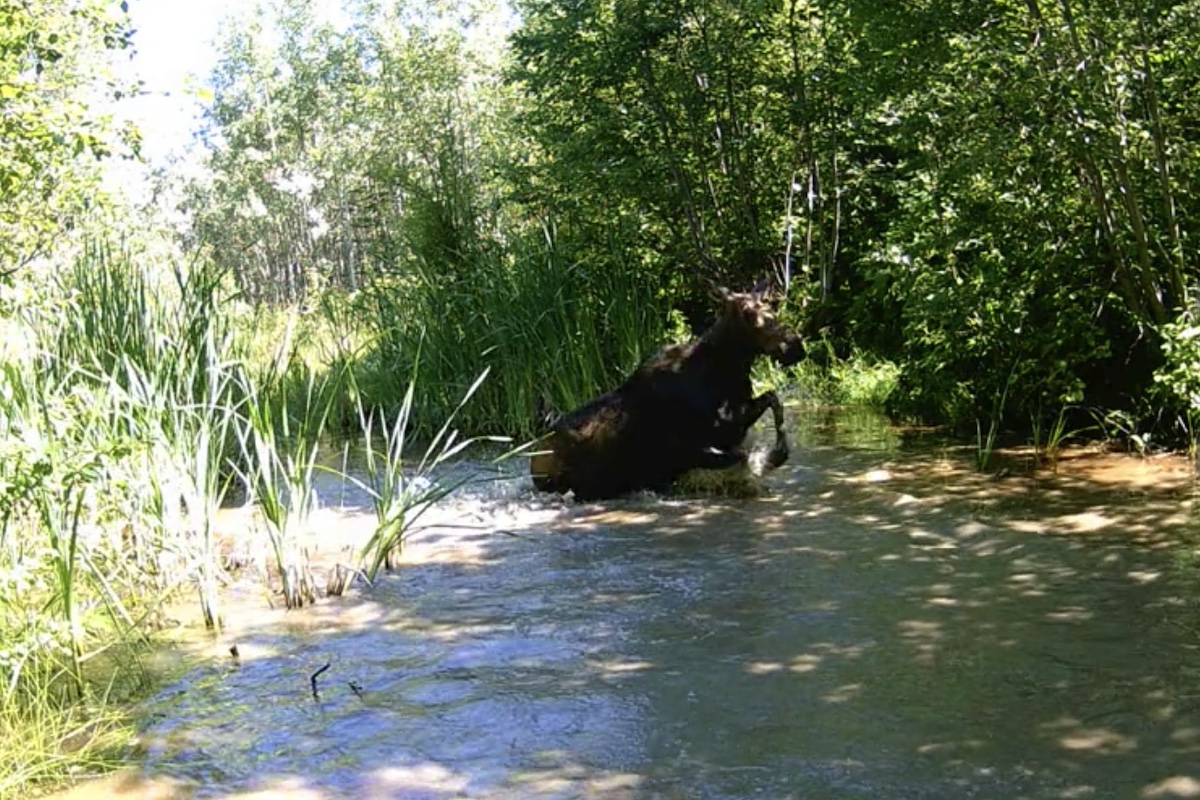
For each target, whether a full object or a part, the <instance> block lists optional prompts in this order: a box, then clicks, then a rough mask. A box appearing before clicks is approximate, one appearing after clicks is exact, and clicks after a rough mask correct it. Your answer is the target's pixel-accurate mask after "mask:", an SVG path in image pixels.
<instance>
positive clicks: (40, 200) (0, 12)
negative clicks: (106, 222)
mask: <svg viewBox="0 0 1200 800" xmlns="http://www.w3.org/2000/svg"><path fill="white" fill-rule="evenodd" d="M125 11H126V7H125V4H124V3H121V4H120V5H119V6H118V5H117V4H116V3H113V2H107V1H106V0H39V2H36V3H30V2H26V1H25V0H0V112H2V113H0V278H8V279H11V278H12V276H13V275H14V274H15V273H16V272H17V271H18V270H20V269H21V268H22V267H24V266H26V265H28V264H29V263H30V262H31V261H33V260H34V259H35V258H37V257H38V256H40V255H44V254H45V253H47V252H48V251H49V250H50V249H51V248H52V247H53V246H54V243H55V239H56V237H58V236H59V234H60V232H61V231H62V230H63V229H69V228H70V227H71V226H72V225H74V224H75V223H76V221H77V220H78V218H79V215H80V214H82V213H84V212H86V211H87V209H88V208H89V207H92V206H94V205H95V204H96V202H98V199H97V197H96V186H97V183H96V180H97V170H96V169H95V166H96V163H95V162H96V160H97V159H101V158H104V157H107V156H110V155H112V154H114V153H116V152H136V144H137V137H136V132H135V131H132V130H120V131H118V130H115V129H114V127H113V125H112V124H111V121H110V118H109V115H108V113H107V111H106V108H105V102H106V101H107V100H109V99H120V98H121V97H122V96H123V95H124V94H125V93H126V92H128V91H129V88H128V87H124V86H122V85H121V84H120V83H119V82H118V80H117V79H116V77H115V74H114V72H113V71H112V69H111V66H112V62H111V59H112V57H113V56H114V55H115V54H116V53H119V52H121V51H123V50H124V49H126V48H127V47H128V46H129V44H130V35H131V31H130V29H129V27H128V23H127V20H126V15H125Z"/></svg>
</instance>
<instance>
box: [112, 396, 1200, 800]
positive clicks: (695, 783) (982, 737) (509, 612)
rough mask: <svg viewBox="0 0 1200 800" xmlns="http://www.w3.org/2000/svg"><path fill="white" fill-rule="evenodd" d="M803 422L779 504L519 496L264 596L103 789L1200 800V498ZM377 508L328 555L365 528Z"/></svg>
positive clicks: (239, 618)
mask: <svg viewBox="0 0 1200 800" xmlns="http://www.w3.org/2000/svg"><path fill="white" fill-rule="evenodd" d="M793 426H794V427H793V439H794V442H795V444H796V446H795V447H794V450H793V458H792V462H791V463H790V464H789V465H788V466H786V467H785V468H784V469H782V470H780V471H778V472H776V473H773V474H771V475H770V476H769V477H768V479H767V483H768V487H769V489H770V491H769V492H768V493H767V494H766V495H764V496H763V497H761V498H758V499H754V500H740V501H720V502H715V501H711V500H709V501H703V500H686V499H662V498H656V497H652V496H649V495H646V496H639V497H633V498H627V499H624V500H620V501H615V502H611V503H605V504H595V505H582V506H581V505H573V504H571V503H568V502H564V501H561V500H557V499H552V498H547V497H544V496H535V495H533V493H532V492H531V490H530V488H529V486H528V484H527V483H526V482H524V481H523V480H516V479H514V480H510V481H507V482H505V483H504V484H502V486H501V488H499V489H496V488H492V489H486V490H485V489H483V488H477V489H476V490H475V493H474V494H472V495H469V496H468V497H467V498H465V499H463V500H460V501H459V504H458V505H457V506H456V507H454V508H453V509H452V512H453V515H454V521H456V522H457V523H458V524H459V527H455V528H437V529H431V530H428V531H426V532H425V533H424V534H423V535H422V536H421V537H420V539H419V540H418V541H417V542H415V543H414V546H413V547H412V549H411V550H410V551H409V554H408V559H409V564H408V565H407V566H406V567H405V569H403V570H402V571H401V572H399V573H398V574H395V575H392V576H389V577H388V578H386V579H384V580H383V581H382V582H380V583H379V584H378V585H377V586H376V587H374V588H373V589H370V590H363V591H359V592H357V593H356V594H355V596H352V597H346V598H340V599H329V600H325V601H322V602H321V603H320V604H319V605H318V606H317V607H315V608H313V609H305V610H302V611H297V612H290V613H286V614H285V613H283V612H279V611H271V610H267V609H266V608H265V607H264V606H263V605H262V603H261V601H260V600H259V599H258V598H256V597H254V596H253V594H252V593H251V594H250V600H248V601H246V602H245V603H243V604H242V605H241V606H236V607H234V609H233V610H231V611H230V612H229V614H230V618H229V621H230V622H231V623H232V629H231V631H230V632H229V634H228V635H227V636H226V637H225V638H223V639H222V641H221V642H219V643H217V644H216V645H214V646H213V647H211V648H210V649H209V650H208V651H207V652H206V655H205V656H204V657H203V658H202V659H201V660H200V663H199V664H198V665H197V666H196V667H195V668H194V669H192V670H191V671H189V672H188V673H187V674H185V675H184V676H183V677H182V678H181V679H179V680H178V681H177V682H175V683H174V684H173V685H171V686H169V687H168V688H166V689H165V690H164V691H163V692H162V693H161V694H160V695H159V696H158V697H157V698H155V699H154V700H153V701H152V702H150V703H149V704H147V707H146V716H145V732H144V736H143V744H142V749H141V751H140V752H139V754H138V767H137V769H136V770H134V771H132V772H131V773H129V774H127V775H123V776H120V777H119V778H118V779H117V780H116V781H115V782H111V783H109V784H107V785H105V786H103V788H102V789H101V791H103V792H111V793H114V794H122V793H124V794H126V795H128V796H152V795H153V793H154V792H158V793H159V794H158V795H157V796H196V797H225V796H234V795H250V794H255V793H259V794H261V796H267V795H272V796H275V795H277V794H282V795H284V796H292V797H339V798H340V797H346V798H350V797H396V798H460V797H489V798H514V799H515V798H534V799H537V798H578V797H584V798H590V797H597V798H600V797H603V798H646V800H649V799H650V798H664V799H665V798H852V797H862V798H961V797H973V798H1005V799H1006V800H1007V799H1009V798H1107V797H1145V798H1157V797H1162V798H1176V797H1200V689H1198V688H1197V687H1200V660H1198V655H1200V654H1198V652H1197V651H1198V647H1200V631H1198V627H1200V617H1198V615H1197V604H1196V602H1195V599H1194V598H1195V597H1196V596H1197V584H1196V574H1197V570H1196V568H1197V562H1198V556H1197V552H1198V551H1197V550H1196V546H1195V540H1194V539H1193V538H1192V537H1191V530H1192V527H1193V523H1192V513H1191V509H1192V496H1191V492H1192V490H1191V481H1190V479H1187V478H1185V477H1183V476H1182V475H1175V476H1174V477H1173V478H1171V479H1170V480H1168V479H1167V478H1165V477H1162V476H1163V475H1166V476H1168V477H1170V475H1171V473H1170V471H1169V470H1167V471H1165V472H1164V471H1162V470H1161V468H1159V470H1160V472H1159V473H1156V474H1159V475H1160V479H1158V480H1155V481H1143V482H1142V483H1140V484H1139V483H1137V482H1126V483H1119V482H1113V481H1109V482H1104V481H1099V480H1096V479H1094V478H1093V477H1092V476H1091V475H1090V474H1089V471H1088V469H1089V468H1088V467H1087V465H1086V464H1085V463H1084V462H1086V461H1087V459H1086V458H1084V459H1082V460H1080V461H1079V463H1078V464H1075V465H1072V463H1071V462H1069V461H1068V462H1064V465H1063V467H1062V469H1061V470H1060V474H1059V475H1058V476H1025V475H1017V476H1014V477H1010V478H1006V479H998V478H994V477H991V476H981V475H977V474H975V473H973V472H971V471H970V470H969V469H964V468H963V466H962V463H960V462H956V461H953V460H951V459H949V458H948V457H947V456H945V455H944V454H939V453H932V452H929V448H924V449H922V450H920V451H918V452H915V453H914V452H913V451H911V449H909V448H908V447H907V446H906V445H905V444H904V443H903V441H902V439H901V437H900V436H899V434H897V433H896V431H894V430H893V429H891V428H888V427H887V426H886V425H885V424H884V423H883V422H882V421H881V420H880V419H878V418H877V417H873V416H870V415H859V416H857V417H854V416H847V415H844V414H837V413H833V412H816V413H811V414H810V413H801V414H797V415H796V416H795V419H794V422H793ZM1098 458H1099V457H1094V458H1093V459H1092V460H1093V466H1094V463H1095V462H1096V460H1097V459H1098ZM1130 464H1131V465H1130V466H1128V467H1127V468H1126V469H1128V470H1129V471H1130V472H1131V474H1132V473H1138V472H1139V471H1142V472H1145V471H1147V470H1150V469H1154V468H1155V467H1154V466H1153V465H1146V464H1144V463H1141V464H1140V466H1139V465H1137V464H1136V463H1135V462H1130ZM1093 471H1094V470H1093ZM1110 477H1111V476H1110ZM325 496H326V498H328V497H330V496H331V495H330V494H328V493H326V494H325ZM347 502H348V505H349V507H350V513H346V514H343V515H340V516H330V517H328V518H327V523H326V524H327V528H326V529H324V530H321V531H318V535H319V536H322V537H328V538H329V539H330V540H335V539H337V537H346V538H348V539H352V538H353V536H354V535H361V528H362V527H363V523H362V520H361V518H360V517H358V516H356V513H354V512H355V511H356V510H357V509H356V507H355V502H356V501H355V498H354V497H353V496H349V497H348V500H347ZM356 526H357V527H356ZM1033 534H1047V535H1033ZM1077 534H1082V535H1077ZM1131 538H1133V539H1135V541H1133V542H1131V541H1130V539H1131ZM233 642H236V643H237V645H238V648H239V651H240V654H241V657H240V660H239V661H238V662H237V663H235V662H233V661H232V660H231V659H230V658H229V656H228V654H227V652H226V649H227V648H228V646H229V644H231V643H233ZM326 664H328V665H329V668H328V669H327V670H326V671H325V672H323V673H321V674H320V676H319V677H318V678H317V684H316V687H317V690H318V691H317V693H316V696H315V697H314V693H313V683H312V676H313V674H314V673H316V672H317V671H318V670H319V669H320V668H322V667H323V666H324V665H326Z"/></svg>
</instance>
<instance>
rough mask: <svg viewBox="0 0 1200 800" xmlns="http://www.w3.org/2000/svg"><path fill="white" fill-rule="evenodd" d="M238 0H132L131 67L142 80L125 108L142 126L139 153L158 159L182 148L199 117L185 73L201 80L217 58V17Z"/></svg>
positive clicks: (231, 8)
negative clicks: (139, 92) (139, 91)
mask: <svg viewBox="0 0 1200 800" xmlns="http://www.w3.org/2000/svg"><path fill="white" fill-rule="evenodd" d="M238 5H239V4H238V2H237V0H131V2H130V3H129V15H130V18H131V19H132V21H133V27H134V30H135V33H134V39H133V42H134V53H133V56H132V58H131V61H130V64H129V68H130V70H131V73H132V74H133V75H134V76H136V77H138V78H140V79H141V80H142V81H144V84H145V85H144V87H143V88H144V95H143V96H141V97H138V98H134V99H132V100H130V101H129V102H128V105H127V107H126V108H125V109H124V113H125V114H127V115H129V117H131V118H132V119H133V121H134V122H135V123H137V125H138V127H139V129H140V130H141V132H142V139H143V156H144V157H145V159H146V160H147V161H148V162H150V164H151V165H158V164H161V163H162V162H163V161H164V160H165V159H166V157H167V156H168V155H169V154H170V153H171V152H173V151H180V150H182V148H184V147H185V146H186V145H187V143H188V142H189V140H190V139H191V134H192V132H193V131H194V130H195V129H196V127H197V125H198V123H199V105H198V103H197V101H196V99H195V97H194V96H193V95H192V94H189V92H188V85H189V80H188V79H189V76H194V77H195V78H197V79H199V81H200V82H201V83H203V81H204V80H205V78H206V77H207V75H208V73H209V70H210V69H211V68H212V66H213V65H214V63H215V62H216V51H215V48H214V46H213V43H214V40H215V37H216V34H217V28H218V25H219V23H220V21H221V20H222V19H223V18H224V17H225V16H226V15H228V14H229V13H230V12H232V11H234V10H235V9H236V8H237V6H238Z"/></svg>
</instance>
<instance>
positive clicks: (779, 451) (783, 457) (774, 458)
mask: <svg viewBox="0 0 1200 800" xmlns="http://www.w3.org/2000/svg"><path fill="white" fill-rule="evenodd" d="M788 455H789V453H788V449H787V448H786V447H772V448H771V452H769V453H767V461H766V468H767V469H778V468H779V467H782V466H783V465H784V464H785V463H787V460H788Z"/></svg>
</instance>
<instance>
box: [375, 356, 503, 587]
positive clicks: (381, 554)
mask: <svg viewBox="0 0 1200 800" xmlns="http://www.w3.org/2000/svg"><path fill="white" fill-rule="evenodd" d="M419 361H420V359H419V358H418V359H417V364H419ZM487 376H488V370H487V369H485V370H484V371H483V372H482V373H480V374H479V375H478V376H477V377H476V378H475V381H474V382H473V383H472V384H471V386H470V387H469V388H468V389H467V391H466V392H465V393H464V394H463V396H462V397H461V398H460V399H459V401H458V405H457V406H455V408H454V410H453V411H452V412H451V413H450V415H449V416H447V417H446V419H445V421H444V422H443V423H442V426H441V427H440V428H439V429H438V431H437V433H436V434H434V436H433V437H432V439H430V440H429V442H428V443H427V444H426V445H425V447H424V448H423V449H420V450H419V451H418V452H419V455H417V456H416V457H415V458H413V457H412V454H411V450H412V448H411V447H410V443H409V440H408V434H409V431H411V430H413V429H414V427H415V426H414V425H413V418H412V412H413V400H414V398H415V396H416V383H417V369H416V366H414V369H413V371H412V372H411V373H410V378H409V382H408V387H407V388H406V389H405V392H404V400H403V401H402V402H401V404H400V410H399V411H398V412H397V413H396V415H395V418H394V419H393V420H392V421H390V422H389V421H388V417H387V415H386V414H384V413H383V412H379V411H376V412H371V411H369V410H368V409H367V408H366V407H365V406H363V405H361V404H360V405H359V415H360V420H361V425H362V437H363V445H364V448H363V452H364V466H365V469H366V480H359V479H352V480H354V482H355V483H357V484H358V485H359V487H360V488H362V489H363V490H364V491H365V492H366V493H367V495H368V496H369V497H370V498H371V505H372V508H373V510H374V512H375V522H376V524H375V530H374V531H373V532H372V534H371V537H370V539H368V541H367V543H366V545H365V546H364V547H363V549H362V553H361V555H360V561H361V564H362V567H363V572H364V574H365V575H366V577H367V580H369V581H374V580H375V578H376V577H377V576H378V574H379V570H380V569H381V568H383V569H388V570H391V569H394V568H395V567H396V566H397V565H398V562H399V557H400V554H401V551H402V548H403V545H404V540H405V538H406V537H407V536H408V535H409V534H410V533H412V532H413V531H414V530H415V529H416V525H417V523H418V522H419V521H420V519H421V517H422V516H423V515H424V514H425V513H426V512H427V511H429V510H430V509H431V508H432V507H433V506H434V505H435V504H436V503H438V502H440V501H441V500H443V499H444V498H446V497H448V496H449V495H451V494H452V493H453V492H455V491H456V490H457V489H459V488H461V487H462V486H463V485H465V484H466V483H467V481H468V480H470V477H469V476H467V475H465V474H464V475H460V476H459V477H457V478H448V477H446V476H444V475H436V474H435V471H436V470H437V469H438V468H439V467H441V466H443V465H445V464H446V463H447V462H448V461H450V460H451V459H453V458H455V457H456V456H458V455H459V454H460V453H462V452H463V451H464V450H466V449H467V448H468V447H470V446H471V445H472V444H475V443H476V442H478V441H482V440H487V441H509V440H508V439H506V438H504V437H468V438H460V437H459V433H458V430H457V429H455V428H454V427H453V425H454V422H455V417H456V416H457V415H458V414H459V412H461V411H462V410H463V408H464V407H465V406H466V405H467V403H468V402H469V401H470V400H471V398H472V397H473V396H474V395H475V393H476V392H477V391H478V390H479V387H480V386H481V385H482V384H483V382H484V380H485V379H486V378H487ZM377 421H378V422H377Z"/></svg>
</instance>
